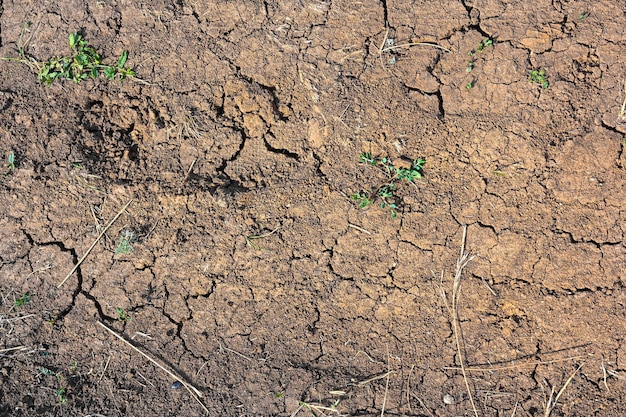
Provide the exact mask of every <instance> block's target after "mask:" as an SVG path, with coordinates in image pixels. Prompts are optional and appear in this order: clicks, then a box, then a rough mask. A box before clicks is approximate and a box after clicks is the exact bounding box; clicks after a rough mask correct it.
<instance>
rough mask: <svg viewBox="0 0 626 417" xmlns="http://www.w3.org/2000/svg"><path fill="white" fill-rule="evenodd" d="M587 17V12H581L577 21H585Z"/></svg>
mask: <svg viewBox="0 0 626 417" xmlns="http://www.w3.org/2000/svg"><path fill="white" fill-rule="evenodd" d="M587 17H589V12H582V13H580V14H579V15H578V20H585V19H586V18H587Z"/></svg>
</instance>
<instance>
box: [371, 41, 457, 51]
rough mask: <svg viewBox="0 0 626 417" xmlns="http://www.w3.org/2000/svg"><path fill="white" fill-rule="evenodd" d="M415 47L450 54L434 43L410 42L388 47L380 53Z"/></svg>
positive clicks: (446, 49)
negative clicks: (431, 47)
mask: <svg viewBox="0 0 626 417" xmlns="http://www.w3.org/2000/svg"><path fill="white" fill-rule="evenodd" d="M417 45H421V46H433V47H435V48H437V49H441V50H442V51H446V52H451V51H450V50H449V49H448V48H444V47H443V46H439V45H437V44H436V43H430V42H411V43H404V44H402V45H394V46H389V47H387V48H385V49H381V50H380V53H383V52H387V51H393V50H394V49H398V48H408V47H409V46H417Z"/></svg>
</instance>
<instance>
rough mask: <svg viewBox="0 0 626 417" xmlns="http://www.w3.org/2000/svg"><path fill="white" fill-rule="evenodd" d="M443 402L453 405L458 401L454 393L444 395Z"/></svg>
mask: <svg viewBox="0 0 626 417" xmlns="http://www.w3.org/2000/svg"><path fill="white" fill-rule="evenodd" d="M443 403H444V404H447V405H453V404H454V403H456V401H455V400H454V397H453V396H452V395H450V394H446V395H444V396H443Z"/></svg>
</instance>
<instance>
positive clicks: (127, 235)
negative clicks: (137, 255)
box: [115, 230, 136, 254]
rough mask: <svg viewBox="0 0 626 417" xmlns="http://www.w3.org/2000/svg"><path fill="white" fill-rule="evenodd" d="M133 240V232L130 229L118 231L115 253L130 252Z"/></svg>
mask: <svg viewBox="0 0 626 417" xmlns="http://www.w3.org/2000/svg"><path fill="white" fill-rule="evenodd" d="M135 240H136V239H135V233H134V232H133V231H132V230H124V231H123V232H121V233H120V239H119V240H118V243H117V247H116V248H115V253H125V254H127V253H131V252H132V251H133V245H132V243H133V242H134V241H135Z"/></svg>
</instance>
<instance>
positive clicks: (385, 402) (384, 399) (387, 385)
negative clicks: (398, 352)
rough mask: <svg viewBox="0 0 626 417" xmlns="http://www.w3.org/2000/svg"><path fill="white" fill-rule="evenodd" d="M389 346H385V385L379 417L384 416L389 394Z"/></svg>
mask: <svg viewBox="0 0 626 417" xmlns="http://www.w3.org/2000/svg"><path fill="white" fill-rule="evenodd" d="M389 368H390V366H389V346H387V382H386V383H385V396H384V397H383V406H382V407H381V408H380V417H383V416H384V415H385V406H386V405H387V393H388V392H389V375H391V369H389Z"/></svg>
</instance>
